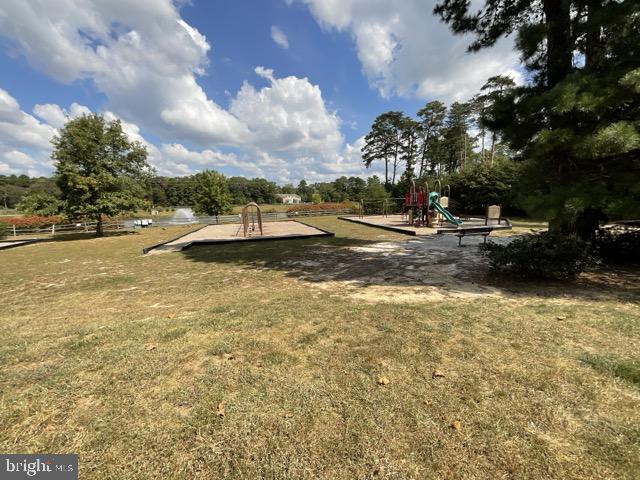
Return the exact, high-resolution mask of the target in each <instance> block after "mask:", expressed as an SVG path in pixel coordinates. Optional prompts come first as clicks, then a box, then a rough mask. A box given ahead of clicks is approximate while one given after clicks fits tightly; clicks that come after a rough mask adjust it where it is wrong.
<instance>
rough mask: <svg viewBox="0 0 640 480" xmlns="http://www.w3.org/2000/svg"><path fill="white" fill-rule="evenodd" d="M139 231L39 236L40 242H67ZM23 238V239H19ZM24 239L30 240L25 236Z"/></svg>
mask: <svg viewBox="0 0 640 480" xmlns="http://www.w3.org/2000/svg"><path fill="white" fill-rule="evenodd" d="M139 234H140V232H137V231H132V230H120V231H115V232H104V235H102V236H100V237H97V236H96V234H95V232H86V233H84V232H79V233H65V234H60V235H57V236H53V237H51V236H49V237H39V239H40V242H41V243H50V242H67V241H71V240H92V239H95V238H118V237H126V236H129V235H139ZM19 240H23V239H19ZM24 240H30V239H28V238H25V239H24Z"/></svg>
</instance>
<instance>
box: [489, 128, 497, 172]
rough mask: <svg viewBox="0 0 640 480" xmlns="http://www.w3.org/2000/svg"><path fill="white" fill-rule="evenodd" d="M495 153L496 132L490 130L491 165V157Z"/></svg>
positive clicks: (491, 161) (491, 162) (491, 163)
mask: <svg viewBox="0 0 640 480" xmlns="http://www.w3.org/2000/svg"><path fill="white" fill-rule="evenodd" d="M495 154H496V132H491V160H490V161H489V164H490V165H493V157H494V156H495Z"/></svg>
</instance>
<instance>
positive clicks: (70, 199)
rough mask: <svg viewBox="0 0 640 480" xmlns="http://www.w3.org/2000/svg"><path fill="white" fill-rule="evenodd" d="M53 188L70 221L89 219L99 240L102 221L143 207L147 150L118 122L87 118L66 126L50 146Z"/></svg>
mask: <svg viewBox="0 0 640 480" xmlns="http://www.w3.org/2000/svg"><path fill="white" fill-rule="evenodd" d="M52 143H53V153H52V154H51V158H52V159H53V160H54V162H55V169H56V176H57V184H58V187H59V188H60V190H61V198H62V200H63V201H64V206H65V211H66V214H67V216H69V217H70V218H78V217H89V218H93V219H94V220H95V221H96V222H97V226H96V235H97V236H100V235H102V234H103V224H102V222H103V216H105V215H106V216H113V215H118V214H120V213H123V212H126V211H134V210H136V209H138V208H141V207H143V206H144V200H143V198H144V196H145V190H144V184H145V181H146V180H147V179H148V178H149V176H150V167H149V165H148V164H147V162H146V159H147V150H146V148H145V147H144V146H143V145H142V144H140V143H139V142H131V141H130V140H129V139H128V138H127V136H126V135H125V133H124V132H123V131H122V125H121V124H120V121H119V120H114V121H112V122H107V121H105V119H104V117H102V115H97V114H91V115H83V116H82V117H79V118H75V119H73V120H69V121H68V122H67V123H66V124H65V125H64V127H62V129H61V130H60V133H59V135H56V136H55V137H54V138H53V140H52Z"/></svg>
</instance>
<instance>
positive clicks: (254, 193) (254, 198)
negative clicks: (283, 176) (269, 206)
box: [247, 178, 278, 203]
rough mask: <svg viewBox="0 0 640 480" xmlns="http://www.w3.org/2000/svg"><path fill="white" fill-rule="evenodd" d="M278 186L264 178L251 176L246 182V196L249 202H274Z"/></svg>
mask: <svg viewBox="0 0 640 480" xmlns="http://www.w3.org/2000/svg"><path fill="white" fill-rule="evenodd" d="M277 191H278V187H277V185H276V184H275V183H274V182H269V181H268V180H265V179H264V178H252V179H251V180H249V181H248V182H247V197H248V200H249V201H251V202H256V203H276V192H277Z"/></svg>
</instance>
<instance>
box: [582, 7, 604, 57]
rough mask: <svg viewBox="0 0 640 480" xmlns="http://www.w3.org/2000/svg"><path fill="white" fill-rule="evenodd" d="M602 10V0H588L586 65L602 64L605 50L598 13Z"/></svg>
mask: <svg viewBox="0 0 640 480" xmlns="http://www.w3.org/2000/svg"><path fill="white" fill-rule="evenodd" d="M601 10H602V2H601V0H589V1H588V2H587V14H588V18H587V33H586V35H585V38H586V41H585V55H584V57H585V66H586V67H588V68H591V69H598V68H599V67H601V66H602V62H603V58H602V57H603V52H602V41H601V38H600V37H601V27H600V25H599V23H598V18H597V16H598V14H599V12H600V11H601Z"/></svg>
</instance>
